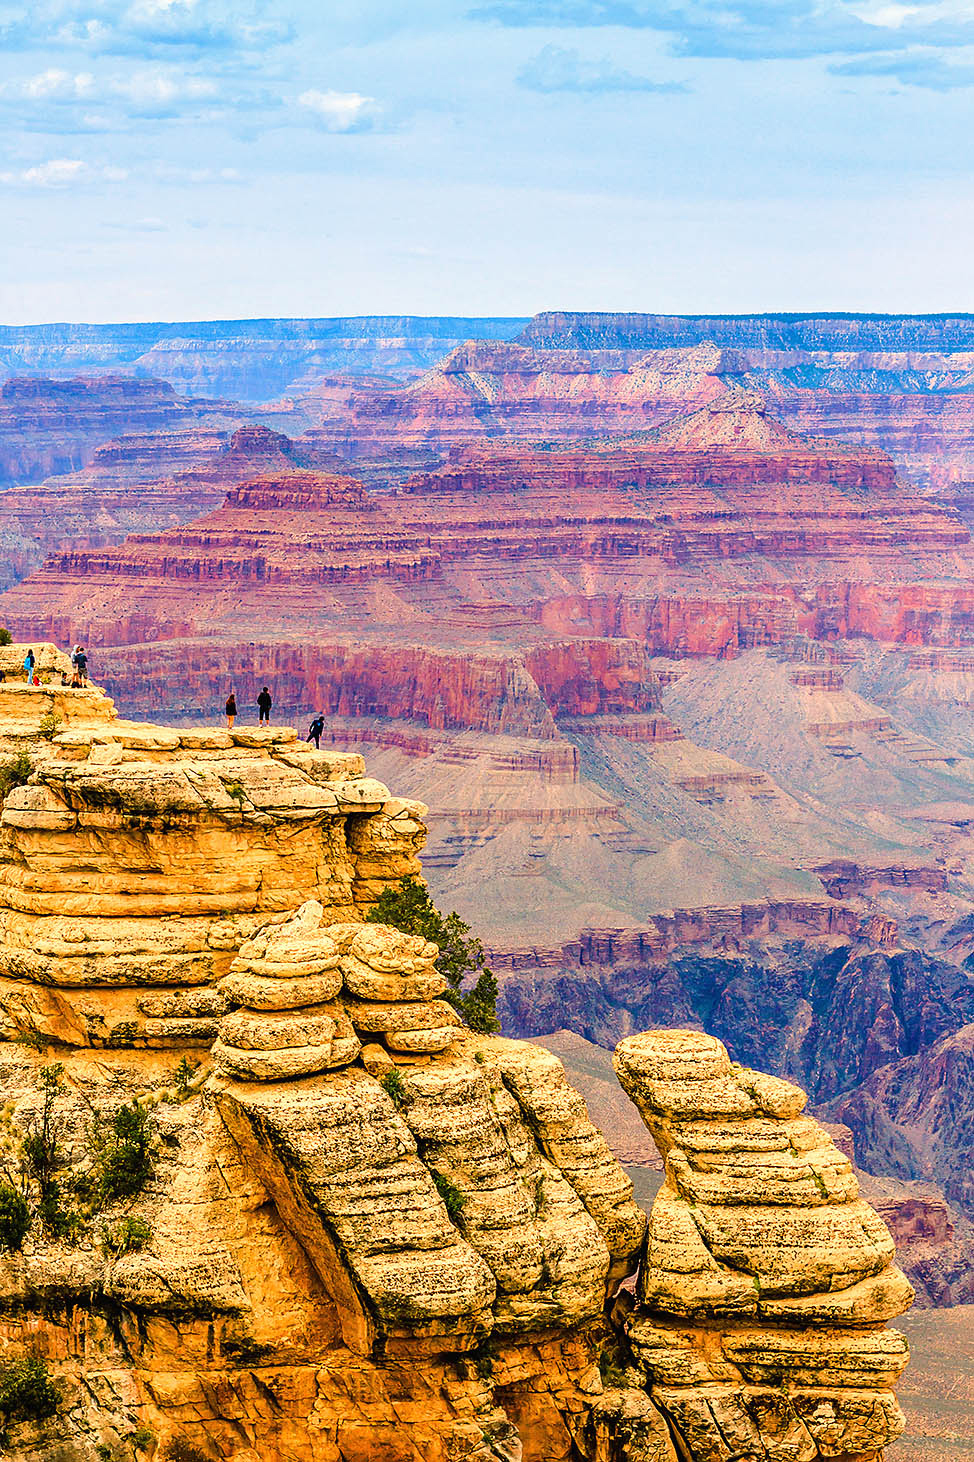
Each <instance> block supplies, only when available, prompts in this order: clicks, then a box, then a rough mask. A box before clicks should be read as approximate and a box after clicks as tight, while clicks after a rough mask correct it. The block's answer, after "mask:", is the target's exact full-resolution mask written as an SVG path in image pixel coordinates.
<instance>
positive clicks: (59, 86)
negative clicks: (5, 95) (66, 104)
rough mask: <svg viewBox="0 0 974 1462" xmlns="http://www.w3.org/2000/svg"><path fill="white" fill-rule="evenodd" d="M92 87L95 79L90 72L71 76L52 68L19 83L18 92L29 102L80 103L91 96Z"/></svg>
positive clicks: (67, 72) (54, 67)
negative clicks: (63, 101)
mask: <svg viewBox="0 0 974 1462" xmlns="http://www.w3.org/2000/svg"><path fill="white" fill-rule="evenodd" d="M94 85H95V78H94V77H93V76H92V74H91V72H90V71H79V72H77V73H76V74H75V75H73V76H72V74H71V72H70V71H62V70H60V69H59V68H58V67H56V66H52V67H50V68H49V69H48V70H47V71H41V72H39V73H38V75H37V76H30V77H28V78H27V80H26V81H23V82H21V83H20V85H19V87H18V90H19V92H20V95H21V96H23V97H25V98H27V99H28V100H29V101H60V100H62V99H65V100H69V101H80V100H83V99H84V98H85V97H89V96H91V94H92V92H93V90H94ZM5 89H6V88H5Z"/></svg>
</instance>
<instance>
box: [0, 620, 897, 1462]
mask: <svg viewBox="0 0 974 1462" xmlns="http://www.w3.org/2000/svg"><path fill="white" fill-rule="evenodd" d="M21 649H22V647H19V646H18V647H16V648H11V649H10V652H9V653H10V654H11V655H13V656H15V657H16V655H17V654H20V653H21ZM38 658H39V663H42V664H43V665H44V667H45V669H44V673H45V675H46V674H53V676H54V680H55V684H53V685H51V684H46V685H44V686H41V687H28V686H27V685H26V684H25V683H23V682H20V683H17V682H4V683H3V684H2V685H0V691H2V692H3V695H0V766H2V767H4V768H7V769H12V770H10V771H9V775H8V773H7V772H6V771H5V773H4V775H5V780H4V782H3V784H2V786H3V796H2V806H0V1015H2V1020H0V1081H2V1084H3V1089H4V1095H5V1106H4V1109H3V1113H2V1116H0V1150H2V1153H3V1155H4V1161H5V1162H7V1163H8V1164H9V1165H10V1171H11V1172H14V1173H15V1174H16V1173H18V1172H19V1173H20V1174H21V1179H20V1180H21V1181H22V1182H23V1184H24V1187H25V1192H27V1194H28V1196H29V1198H30V1200H31V1204H30V1206H31V1207H32V1208H33V1213H32V1222H31V1227H30V1229H29V1231H28V1234H27V1237H26V1239H25V1241H24V1242H23V1246H22V1249H20V1250H16V1249H14V1250H12V1251H4V1252H2V1253H0V1310H2V1312H3V1316H4V1324H3V1326H2V1334H0V1368H2V1367H3V1365H5V1364H6V1363H7V1361H8V1360H9V1359H11V1358H13V1357H17V1356H22V1355H24V1354H25V1353H26V1354H36V1355H37V1356H38V1357H40V1359H41V1360H42V1361H43V1362H44V1364H45V1365H46V1366H47V1367H48V1368H49V1371H50V1373H51V1374H52V1375H53V1376H54V1377H55V1378H56V1379H57V1381H58V1385H59V1387H60V1393H59V1399H58V1407H57V1413H56V1417H55V1418H54V1419H53V1420H52V1421H51V1423H50V1424H49V1425H48V1426H45V1424H43V1423H42V1424H39V1425H37V1426H35V1425H33V1424H29V1423H27V1422H23V1423H20V1424H18V1425H17V1426H16V1427H14V1428H13V1429H12V1430H11V1439H12V1455H13V1456H14V1457H15V1458H18V1459H20V1462H27V1459H28V1458H30V1459H32V1462H100V1459H102V1458H105V1457H107V1456H119V1457H121V1456H124V1455H126V1451H128V1452H129V1453H132V1452H136V1453H141V1452H146V1451H147V1452H148V1454H149V1455H150V1456H152V1457H153V1458H156V1459H160V1462H161V1459H163V1458H166V1459H183V1462H190V1459H192V1462H198V1459H201V1458H202V1459H215V1458H232V1459H234V1462H284V1459H294V1462H373V1459H376V1458H382V1459H383V1462H420V1459H422V1462H580V1459H581V1462H647V1459H649V1462H676V1459H677V1457H679V1458H680V1462H731V1458H732V1457H735V1456H739V1455H740V1454H741V1452H742V1451H744V1452H746V1451H747V1450H748V1449H750V1450H751V1451H752V1452H753V1453H754V1455H755V1456H761V1457H764V1456H767V1457H771V1458H777V1457H781V1458H790V1459H797V1462H818V1459H819V1458H822V1459H824V1458H826V1457H841V1458H842V1459H843V1462H876V1458H877V1457H878V1456H879V1454H880V1451H881V1448H882V1446H883V1445H884V1444H885V1442H886V1441H887V1440H889V1439H890V1438H892V1437H893V1436H894V1435H896V1433H897V1430H898V1427H899V1424H900V1422H899V1413H898V1412H897V1410H896V1407H895V1401H894V1399H893V1393H892V1382H893V1381H894V1379H895V1377H896V1375H897V1374H898V1372H899V1369H900V1368H901V1366H902V1364H903V1361H904V1359H905V1351H904V1347H903V1344H902V1341H901V1340H900V1338H899V1337H898V1336H896V1334H895V1333H894V1332H891V1331H886V1330H884V1329H883V1328H882V1325H883V1322H884V1321H885V1319H887V1318H888V1317H891V1316H892V1315H893V1314H895V1313H897V1312H898V1310H900V1309H902V1308H903V1307H904V1305H905V1304H906V1303H908V1302H909V1299H910V1293H909V1288H908V1286H907V1285H906V1284H905V1281H904V1280H903V1279H902V1277H901V1276H899V1275H898V1273H897V1272H896V1271H895V1270H894V1269H893V1268H892V1265H891V1262H890V1261H891V1254H892V1242H891V1240H890V1238H889V1235H888V1233H887V1232H886V1230H885V1229H884V1227H883V1225H882V1224H881V1223H880V1221H879V1220H878V1219H877V1218H876V1216H875V1215H874V1214H873V1213H872V1211H871V1210H870V1209H868V1207H867V1206H866V1205H865V1204H863V1203H861V1202H860V1201H859V1200H858V1198H857V1194H856V1191H855V1182H854V1179H853V1177H852V1175H851V1169H850V1168H849V1165H848V1162H847V1160H846V1159H845V1158H844V1157H842V1156H841V1154H839V1153H837V1152H836V1150H835V1149H834V1148H832V1147H831V1146H830V1144H829V1141H828V1139H827V1138H826V1136H825V1134H824V1133H823V1132H822V1131H821V1129H819V1128H818V1127H817V1126H816V1125H815V1124H814V1123H812V1122H808V1121H807V1120H805V1119H804V1118H803V1117H802V1116H801V1109H802V1106H803V1102H804V1098H803V1096H802V1094H801V1093H800V1092H799V1091H797V1089H796V1088H794V1087H792V1086H790V1085H788V1084H787V1083H784V1082H780V1081H775V1080H774V1079H772V1078H768V1077H763V1076H759V1075H757V1074H755V1073H752V1072H746V1071H742V1070H741V1069H740V1068H737V1067H732V1066H731V1065H730V1063H729V1062H728V1061H727V1058H726V1053H725V1052H724V1050H723V1047H721V1046H720V1044H719V1043H718V1042H716V1041H712V1040H710V1039H709V1038H707V1037H704V1036H700V1035H695V1034H692V1033H674V1032H655V1033H652V1034H650V1035H648V1036H639V1037H632V1038H630V1039H628V1040H627V1041H624V1042H623V1043H622V1045H621V1047H620V1048H619V1053H618V1056H617V1062H618V1067H619V1071H620V1075H621V1076H622V1079H623V1083H624V1085H625V1086H626V1088H627V1090H628V1091H629V1092H630V1095H631V1096H632V1097H633V1099H634V1101H635V1102H636V1105H637V1106H638V1107H639V1110H640V1111H641V1113H642V1115H643V1117H644V1119H645V1121H646V1123H647V1125H648V1127H649V1129H650V1131H651V1133H652V1135H653V1137H654V1139H655V1140H656V1142H657V1143H658V1145H659V1147H660V1151H661V1152H662V1153H663V1155H664V1157H665V1159H666V1164H667V1177H666V1182H665V1184H664V1188H663V1190H662V1192H661V1195H660V1197H659V1199H658V1200H657V1203H656V1205H655V1207H654V1209H653V1212H652V1215H651V1219H650V1224H649V1231H648V1240H647V1237H646V1234H647V1222H646V1217H645V1215H644V1214H643V1212H642V1211H641V1210H640V1208H639V1207H638V1206H637V1204H636V1203H635V1202H634V1199H633V1188H632V1184H631V1182H630V1181H629V1179H628V1178H627V1177H626V1175H625V1174H624V1172H623V1171H622V1169H621V1168H620V1167H619V1165H618V1163H617V1162H616V1160H615V1159H614V1158H613V1156H612V1155H611V1153H610V1151H609V1149H608V1147H607V1145H606V1142H605V1139H604V1137H603V1136H602V1134H601V1133H600V1132H598V1131H597V1129H596V1128H595V1127H593V1125H592V1123H591V1122H590V1120H589V1117H588V1113H587V1111H586V1108H585V1104H584V1102H583V1101H582V1099H581V1097H580V1096H579V1095H578V1093H577V1092H576V1091H574V1090H573V1088H572V1087H571V1085H570V1084H569V1082H568V1081H567V1079H566V1077H565V1073H564V1069H563V1068H562V1066H561V1063H560V1062H559V1061H558V1060H557V1059H556V1058H555V1057H554V1056H553V1055H551V1054H550V1053H549V1052H547V1051H545V1050H543V1049H541V1048H540V1047H538V1046H535V1045H531V1044H527V1043H522V1042H519V1041H514V1040H508V1039H503V1038H500V1037H492V1036H484V1035H478V1034H475V1033H474V1032H472V1031H471V1030H469V1029H467V1028H466V1027H465V1026H463V1025H462V1024H461V1022H460V1020H459V1017H458V1015H457V1013H456V1011H455V1009H454V1007H453V1005H452V1004H451V1003H450V1002H449V1001H448V1000H447V999H445V998H444V997H445V996H447V995H448V994H449V993H450V991H449V989H448V988H446V982H445V980H444V978H443V976H442V975H441V973H440V972H439V970H438V969H437V968H436V964H437V957H438V950H437V947H436V946H435V945H432V944H429V943H428V942H427V941H425V940H424V939H422V938H419V937H415V936H407V935H405V934H402V933H401V932H399V931H397V930H395V929H393V928H389V927H386V926H384V925H380V924H378V923H374V922H369V921H368V920H367V917H366V916H367V915H368V913H369V911H370V910H371V909H372V908H373V907H374V904H375V901H376V899H377V898H378V896H379V894H380V893H381V892H382V891H383V890H384V889H386V888H388V887H389V886H390V884H392V883H394V882H396V881H397V880H398V878H400V877H401V876H402V874H404V873H416V872H418V871H419V864H418V858H417V855H418V852H419V849H420V847H421V846H422V840H423V837H424V835H425V829H424V826H423V821H422V818H423V814H424V808H423V807H422V805H421V804H418V803H416V802H412V801H408V800H406V799H401V798H396V797H392V796H390V794H389V793H388V791H387V789H386V788H385V787H384V786H383V785H382V784H380V783H379V782H377V781H375V780H374V779H372V778H369V777H367V776H366V775H365V768H364V765H363V764H362V762H361V759H360V758H358V757H357V756H355V755H350V754H348V753H342V752H334V751H332V752H316V751H313V750H311V749H310V748H309V747H308V746H307V745H306V744H304V743H299V742H298V741H297V740H296V737H295V734H294V732H292V731H289V730H287V729H285V728H279V727H270V728H243V729H240V730H234V731H232V732H231V731H225V730H222V729H220V730H214V729H195V730H180V729H175V728H168V727H162V726H153V725H148V724H138V723H133V722H125V721H123V720H121V719H120V718H119V717H117V716H116V715H115V713H114V708H113V706H112V704H111V702H110V701H108V700H107V698H106V697H104V696H103V695H102V694H101V692H100V691H99V690H97V688H94V687H93V688H91V689H89V690H88V691H72V690H70V688H62V687H61V686H60V684H59V683H57V682H58V680H59V677H58V675H57V670H58V666H59V664H60V663H61V661H60V660H59V658H58V654H57V652H55V651H54V650H53V649H51V648H47V647H44V648H41V649H40V650H39V655H38ZM48 665H49V668H48ZM8 692H9V694H8ZM13 702H16V712H15V714H14V715H13V716H9V717H8V716H7V706H8V704H11V703H13ZM52 706H53V707H54V711H53V713H52V709H51V708H52ZM59 707H60V708H62V709H63V712H64V716H63V723H62V722H59V721H58V719H57V717H58V715H59V714H60V711H59V710H58V708H59ZM24 753H26V757H25V755H24ZM53 1062H56V1064H52V1063H53ZM52 1092H53V1093H54V1096H53V1099H52V1102H53V1104H52V1105H51V1104H49V1103H48V1095H49V1094H50V1093H52ZM46 1094H47V1095H46ZM133 1103H134V1104H135V1107H136V1108H137V1109H138V1110H139V1111H141V1112H142V1113H144V1114H145V1115H146V1120H147V1122H148V1124H149V1131H150V1134H151V1149H150V1155H151V1162H150V1165H149V1166H150V1171H149V1172H148V1173H145V1174H143V1177H142V1179H141V1181H140V1183H139V1184H137V1185H136V1186H135V1187H134V1188H131V1187H129V1188H127V1189H124V1190H123V1191H122V1192H121V1193H119V1192H118V1191H117V1190H115V1189H106V1188H105V1187H104V1185H103V1186H102V1187H101V1188H99V1189H97V1190H95V1191H96V1192H98V1193H101V1198H100V1199H99V1200H98V1202H95V1200H94V1199H91V1200H90V1205H94V1206H89V1207H88V1208H85V1207H84V1202H83V1200H82V1198H81V1197H79V1200H78V1201H79V1204H81V1207H79V1208H78V1209H76V1210H73V1211H71V1212H68V1211H67V1210H59V1211H60V1212H61V1217H60V1218H59V1220H58V1222H57V1223H55V1222H53V1221H52V1219H51V1216H50V1211H49V1209H43V1210H42V1206H41V1203H40V1199H39V1198H38V1196H37V1195H38V1192H39V1189H38V1186H37V1182H36V1181H35V1180H34V1179H33V1178H31V1177H30V1173H29V1170H28V1169H24V1168H18V1167H17V1163H18V1153H22V1152H23V1146H22V1144H23V1141H24V1137H25V1135H28V1134H34V1136H35V1138H36V1134H37V1133H38V1131H39V1130H40V1129H39V1125H38V1124H39V1123H43V1122H46V1123H47V1124H48V1125H47V1127H46V1128H44V1130H46V1131H47V1132H48V1133H49V1134H50V1133H54V1134H56V1141H55V1146H54V1148H53V1149H52V1151H53V1152H54V1157H53V1158H52V1162H53V1163H54V1164H55V1167H54V1172H55V1173H56V1175H57V1184H58V1193H59V1194H60V1195H61V1200H62V1201H63V1200H65V1199H66V1197H67V1195H69V1194H77V1195H84V1194H85V1193H87V1194H89V1197H90V1195H91V1194H92V1191H93V1189H92V1186H91V1173H92V1170H93V1169H92V1164H95V1169H94V1170H95V1171H101V1169H99V1168H98V1166H97V1165H98V1163H99V1162H100V1161H102V1158H101V1157H99V1154H103V1153H104V1151H105V1148H104V1140H103V1136H102V1135H101V1134H103V1133H104V1132H105V1131H106V1130H110V1123H111V1121H113V1120H114V1119H115V1117H117V1116H118V1115H119V1113H120V1108H121V1106H122V1105H123V1104H133ZM128 1110H129V1111H130V1112H131V1111H132V1110H133V1108H132V1106H131V1105H129V1107H128ZM45 1114H46V1115H45ZM25 1174H26V1176H25ZM5 1232H6V1231H5ZM634 1278H635V1283H636V1294H635V1298H633V1296H632V1295H631V1294H630V1292H629V1288H628V1287H629V1286H630V1285H631V1283H632V1282H633V1280H634ZM614 1368H615V1369H614ZM616 1370H617V1371H618V1374H616V1373H615V1371H616ZM603 1371H604V1372H605V1375H604V1376H603V1374H602V1372H603ZM620 1378H621V1380H620ZM147 1438H150V1440H146V1439H147Z"/></svg>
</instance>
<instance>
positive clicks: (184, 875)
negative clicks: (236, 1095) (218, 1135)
mask: <svg viewBox="0 0 974 1462" xmlns="http://www.w3.org/2000/svg"><path fill="white" fill-rule="evenodd" d="M25 649H26V646H16V647H13V648H12V649H11V650H8V651H7V652H6V654H7V656H8V658H10V659H12V660H14V661H15V662H16V663H19V662H20V661H22V659H23V655H24V651H25ZM37 656H38V663H39V665H40V667H41V669H42V671H43V673H44V676H45V677H53V678H49V679H48V680H47V683H45V684H44V685H41V686H36V687H34V686H28V685H27V684H26V683H25V682H17V681H6V682H4V683H0V765H3V766H5V767H13V768H16V767H17V766H18V762H17V760H16V759H18V758H19V759H20V762H19V770H17V775H16V778H15V780H16V781H17V782H18V783H19V784H17V785H12V786H9V787H8V788H7V790H6V796H5V797H4V800H3V807H2V814H0V1031H2V1032H3V1034H4V1035H5V1036H6V1037H7V1038H8V1039H10V1038H17V1037H18V1036H23V1035H25V1034H26V1035H31V1034H33V1035H34V1036H37V1035H40V1036H46V1037H50V1038H51V1039H54V1040H56V1041H57V1042H58V1043H59V1044H66V1045H70V1046H88V1045H96V1046H97V1045H107V1046H112V1047H146V1046H149V1047H162V1048H165V1047H169V1046H173V1045H179V1044H183V1045H187V1046H198V1045H205V1046H207V1047H208V1046H209V1045H210V1044H212V1041H213V1039H214V1037H215V1035H216V1028H217V1020H218V1018H219V1016H220V1014H221V1013H222V1012H223V1010H224V1009H226V1002H225V1001H224V1000H223V999H222V998H221V997H220V996H219V994H218V993H217V991H216V989H215V987H216V985H217V983H218V981H219V980H220V979H221V978H222V976H224V975H225V974H226V973H227V972H228V969H229V967H230V964H231V962H232V960H233V958H234V956H235V955H236V952H237V950H238V949H239V948H240V946H241V945H242V944H243V943H244V942H245V941H246V940H247V939H248V938H249V937H250V936H251V935H252V934H253V933H254V932H255V931H256V930H257V929H258V928H260V927H261V926H262V925H263V924H264V923H266V921H267V920H268V919H269V918H271V917H272V916H274V915H275V914H277V913H282V914H285V915H286V914H287V913H289V912H292V911H293V910H295V909H296V908H298V907H299V906H300V905H301V904H302V903H303V902H305V901H306V900H309V899H312V900H317V901H318V902H319V903H320V904H321V905H322V906H323V907H324V908H325V909H327V910H328V913H329V915H330V918H331V920H348V921H359V920H361V919H362V918H363V916H364V914H365V913H366V912H367V911H368V909H369V908H370V907H371V906H372V905H373V904H374V902H375V900H376V899H377V898H378V896H379V894H380V893H381V891H382V890H383V889H384V888H385V887H387V886H388V885H389V884H390V883H392V882H395V881H396V880H397V879H398V878H401V877H403V876H405V875H407V874H418V873H419V872H420V865H419V859H418V856H417V855H418V852H419V849H420V848H421V847H422V844H423V842H424V840H425V837H426V829H425V826H424V824H423V822H422V818H423V816H424V815H425V812H426V809H425V807H424V806H423V804H422V803H419V802H413V801H408V800H405V799H402V798H394V797H392V796H390V793H389V790H388V788H387V787H385V786H384V785H383V784H382V783H381V782H378V781H376V780H375V779H374V778H371V777H367V776H365V764H364V762H363V760H362V758H361V757H360V756H358V755H355V754H352V753H344V752H335V751H316V750H314V749H312V748H311V747H310V746H309V745H307V744H306V743H304V742H301V741H299V740H298V739H297V736H296V734H295V732H294V731H293V730H291V729H289V728H286V727H271V728H255V727H250V728H246V727H240V728H237V729H235V730H232V731H230V730H225V729H222V728H220V729H211V728H194V729H192V730H181V729H177V728H173V727H168V726H157V725H152V724H148V723H143V722H132V721H125V720H122V719H120V718H119V717H117V716H116V714H115V710H114V707H113V705H112V702H111V701H110V700H109V699H108V698H107V697H106V696H105V695H104V694H103V693H102V692H101V691H100V690H99V689H97V687H94V686H92V687H89V688H87V689H84V690H80V689H71V688H66V687H63V686H61V685H60V684H59V683H58V679H57V674H58V672H59V670H60V669H61V668H63V666H66V665H67V664H68V662H67V660H66V657H64V656H63V655H59V654H58V652H56V651H55V650H54V648H53V646H41V647H39V648H38V651H37ZM0 668H2V665H0ZM11 668H12V667H11Z"/></svg>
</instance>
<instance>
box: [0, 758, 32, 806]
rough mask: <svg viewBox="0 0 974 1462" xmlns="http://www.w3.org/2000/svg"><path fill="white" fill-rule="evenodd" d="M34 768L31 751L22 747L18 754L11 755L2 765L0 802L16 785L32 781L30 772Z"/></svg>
mask: <svg viewBox="0 0 974 1462" xmlns="http://www.w3.org/2000/svg"><path fill="white" fill-rule="evenodd" d="M33 770H34V768H33V766H32V765H31V760H30V752H29V751H27V750H26V748H21V750H20V751H18V752H17V755H16V756H14V757H11V759H10V760H9V761H5V762H4V763H3V765H2V766H0V802H2V801H3V800H4V798H5V797H6V796H7V793H8V792H12V791H13V789H14V787H25V786H26V785H27V783H28V782H29V781H30V774H31V772H32V771H33Z"/></svg>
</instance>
